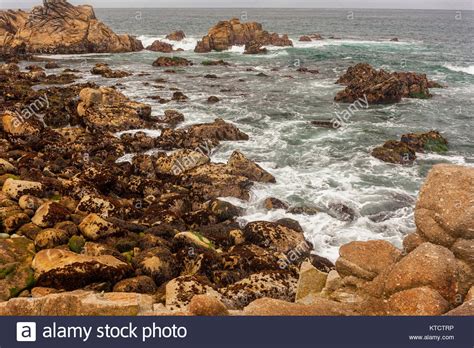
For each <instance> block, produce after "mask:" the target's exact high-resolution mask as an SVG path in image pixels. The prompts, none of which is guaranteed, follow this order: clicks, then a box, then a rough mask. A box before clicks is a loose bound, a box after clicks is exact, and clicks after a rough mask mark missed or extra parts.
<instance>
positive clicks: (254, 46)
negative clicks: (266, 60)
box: [244, 41, 267, 54]
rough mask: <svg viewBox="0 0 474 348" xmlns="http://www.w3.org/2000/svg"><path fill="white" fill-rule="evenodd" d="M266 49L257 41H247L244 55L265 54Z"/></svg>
mask: <svg viewBox="0 0 474 348" xmlns="http://www.w3.org/2000/svg"><path fill="white" fill-rule="evenodd" d="M265 53H267V49H266V48H265V47H262V44H261V43H260V42H258V41H249V42H247V43H246V44H245V49H244V54H265Z"/></svg>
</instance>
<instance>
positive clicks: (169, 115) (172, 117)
mask: <svg viewBox="0 0 474 348" xmlns="http://www.w3.org/2000/svg"><path fill="white" fill-rule="evenodd" d="M162 120H163V122H165V123H168V124H170V125H171V126H176V125H177V124H179V123H181V122H184V115H183V114H182V113H180V112H179V111H176V110H165V114H164V117H163V118H162Z"/></svg>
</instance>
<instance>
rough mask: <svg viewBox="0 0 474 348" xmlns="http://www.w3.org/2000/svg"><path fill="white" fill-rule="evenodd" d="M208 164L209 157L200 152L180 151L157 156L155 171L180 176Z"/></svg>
mask: <svg viewBox="0 0 474 348" xmlns="http://www.w3.org/2000/svg"><path fill="white" fill-rule="evenodd" d="M209 162H210V159H209V157H208V156H206V155H205V154H203V153H202V152H200V151H194V150H189V149H181V150H176V151H174V152H173V153H171V154H169V155H162V156H159V157H158V158H157V160H156V162H155V171H156V172H157V173H160V174H173V175H181V174H184V173H185V172H187V171H189V170H191V169H194V168H196V167H199V166H201V165H203V164H207V163H209Z"/></svg>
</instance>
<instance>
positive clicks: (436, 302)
mask: <svg viewBox="0 0 474 348" xmlns="http://www.w3.org/2000/svg"><path fill="white" fill-rule="evenodd" d="M387 304H388V309H387V314H388V315H412V316H420V315H441V314H443V313H446V312H447V311H448V310H449V307H450V306H449V303H448V302H447V301H446V300H445V299H444V298H443V297H442V296H441V295H440V294H439V293H438V292H437V291H436V290H433V289H431V288H429V287H426V286H425V287H420V288H414V289H409V290H404V291H400V292H397V293H395V294H394V295H392V296H391V297H390V298H389V299H388V302H387Z"/></svg>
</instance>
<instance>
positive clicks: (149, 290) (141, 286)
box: [114, 276, 157, 294]
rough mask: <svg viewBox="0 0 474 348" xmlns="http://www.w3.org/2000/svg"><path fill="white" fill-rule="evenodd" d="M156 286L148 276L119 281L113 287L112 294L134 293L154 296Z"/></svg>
mask: <svg viewBox="0 0 474 348" xmlns="http://www.w3.org/2000/svg"><path fill="white" fill-rule="evenodd" d="M156 290H157V287H156V284H155V282H154V281H153V279H151V278H150V277H148V276H138V277H134V278H127V279H123V280H121V281H119V282H118V283H117V284H115V285H114V292H136V293H140V294H154V293H155V292H156Z"/></svg>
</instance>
